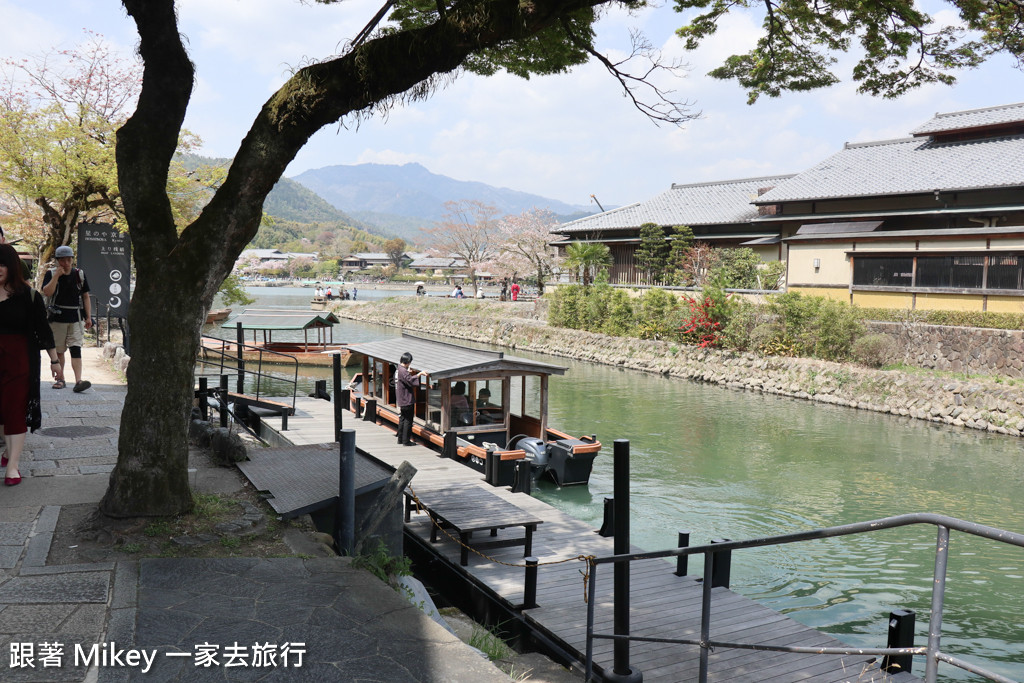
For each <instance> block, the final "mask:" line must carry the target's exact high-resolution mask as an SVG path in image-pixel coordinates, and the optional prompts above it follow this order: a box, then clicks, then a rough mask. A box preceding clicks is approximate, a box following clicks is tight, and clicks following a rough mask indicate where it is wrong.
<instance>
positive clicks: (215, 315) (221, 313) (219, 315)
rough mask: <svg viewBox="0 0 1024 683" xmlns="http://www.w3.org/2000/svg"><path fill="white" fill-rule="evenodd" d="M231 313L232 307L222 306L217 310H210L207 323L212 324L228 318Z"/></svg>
mask: <svg viewBox="0 0 1024 683" xmlns="http://www.w3.org/2000/svg"><path fill="white" fill-rule="evenodd" d="M229 315H231V309H230V308H221V309H219V310H216V311H210V312H209V313H207V314H206V324H207V325H212V324H214V323H219V322H221V321H224V320H227V318H228V316H229Z"/></svg>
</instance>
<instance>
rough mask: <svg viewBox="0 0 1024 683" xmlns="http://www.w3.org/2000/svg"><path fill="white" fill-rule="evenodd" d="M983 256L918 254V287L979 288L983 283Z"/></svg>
mask: <svg viewBox="0 0 1024 683" xmlns="http://www.w3.org/2000/svg"><path fill="white" fill-rule="evenodd" d="M984 275H985V257H984V256H919V257H918V259H917V286H918V287H953V288H956V289H981V287H982V284H983V283H984Z"/></svg>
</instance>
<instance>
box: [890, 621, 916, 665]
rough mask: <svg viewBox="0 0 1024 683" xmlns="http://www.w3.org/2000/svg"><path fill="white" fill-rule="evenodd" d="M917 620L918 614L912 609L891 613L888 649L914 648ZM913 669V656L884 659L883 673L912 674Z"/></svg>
mask: <svg viewBox="0 0 1024 683" xmlns="http://www.w3.org/2000/svg"><path fill="white" fill-rule="evenodd" d="M916 619H917V613H916V612H914V610H912V609H896V610H893V611H892V612H889V641H888V643H887V644H886V647H914V622H915V621H916ZM913 667H914V656H913V655H886V656H885V657H883V658H882V671H885V672H886V673H890V674H898V673H900V672H903V671H905V672H907V673H910V670H911V669H912V668H913Z"/></svg>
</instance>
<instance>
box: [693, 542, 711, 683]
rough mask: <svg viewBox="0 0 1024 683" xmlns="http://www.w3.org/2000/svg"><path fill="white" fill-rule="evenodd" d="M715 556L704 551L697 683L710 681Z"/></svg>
mask: <svg viewBox="0 0 1024 683" xmlns="http://www.w3.org/2000/svg"><path fill="white" fill-rule="evenodd" d="M714 567H715V554H714V553H712V552H710V551H704V583H703V585H701V593H700V668H699V670H698V671H697V683H707V681H708V654H709V653H710V649H711V648H710V646H709V645H708V644H707V643H708V640H710V639H711V576H712V574H713V573H714Z"/></svg>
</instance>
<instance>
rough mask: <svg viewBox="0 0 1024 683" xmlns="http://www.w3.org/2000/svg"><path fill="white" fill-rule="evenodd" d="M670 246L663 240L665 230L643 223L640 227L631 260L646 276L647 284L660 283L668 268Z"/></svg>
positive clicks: (655, 224) (653, 224)
mask: <svg viewBox="0 0 1024 683" xmlns="http://www.w3.org/2000/svg"><path fill="white" fill-rule="evenodd" d="M670 249H671V245H670V244H669V243H668V242H667V241H666V240H665V230H664V228H662V227H661V226H660V225H658V224H657V223H644V224H643V225H641V226H640V244H639V245H637V248H636V251H635V252H634V256H633V258H634V259H636V265H637V268H639V269H640V270H642V271H643V272H644V273H645V274H646V275H647V284H650V285H654V284H658V283H660V282H662V281H663V280H664V277H665V271H666V268H667V267H668V257H669V253H670Z"/></svg>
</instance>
